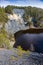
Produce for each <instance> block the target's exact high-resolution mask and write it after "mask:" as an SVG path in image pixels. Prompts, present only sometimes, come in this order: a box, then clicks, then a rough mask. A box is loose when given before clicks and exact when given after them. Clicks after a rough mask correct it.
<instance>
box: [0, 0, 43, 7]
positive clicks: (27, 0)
mask: <svg viewBox="0 0 43 65" xmlns="http://www.w3.org/2000/svg"><path fill="white" fill-rule="evenodd" d="M7 5H16V6H32V7H38V8H43V0H0V6H4V7H5V6H7Z"/></svg>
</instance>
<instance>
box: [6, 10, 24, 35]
mask: <svg viewBox="0 0 43 65" xmlns="http://www.w3.org/2000/svg"><path fill="white" fill-rule="evenodd" d="M23 14H24V10H23V9H14V10H13V15H11V14H9V15H8V19H9V20H8V22H7V23H5V30H6V31H7V32H8V33H11V34H14V33H15V32H17V31H19V30H22V29H25V23H24V20H23V18H22V16H23Z"/></svg>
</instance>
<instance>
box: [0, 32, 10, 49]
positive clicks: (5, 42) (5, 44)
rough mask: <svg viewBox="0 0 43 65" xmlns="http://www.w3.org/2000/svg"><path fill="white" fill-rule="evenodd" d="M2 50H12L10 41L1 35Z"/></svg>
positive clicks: (0, 45) (0, 44)
mask: <svg viewBox="0 0 43 65" xmlns="http://www.w3.org/2000/svg"><path fill="white" fill-rule="evenodd" d="M0 48H7V49H9V48H10V43H9V40H8V39H7V38H6V35H5V34H3V33H0Z"/></svg>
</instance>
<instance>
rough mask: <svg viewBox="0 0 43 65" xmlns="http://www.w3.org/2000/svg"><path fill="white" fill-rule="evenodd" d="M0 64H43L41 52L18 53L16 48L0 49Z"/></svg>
mask: <svg viewBox="0 0 43 65" xmlns="http://www.w3.org/2000/svg"><path fill="white" fill-rule="evenodd" d="M0 65H43V54H38V53H33V52H30V53H23V54H22V55H20V52H19V54H18V50H17V49H15V48H14V49H11V50H7V49H0Z"/></svg>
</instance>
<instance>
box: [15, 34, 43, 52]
mask: <svg viewBox="0 0 43 65" xmlns="http://www.w3.org/2000/svg"><path fill="white" fill-rule="evenodd" d="M19 45H20V46H21V47H22V48H23V49H24V50H30V51H34V52H38V53H43V33H39V34H29V33H27V34H22V35H20V36H19V37H17V39H16V43H15V44H14V47H17V46H19Z"/></svg>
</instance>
